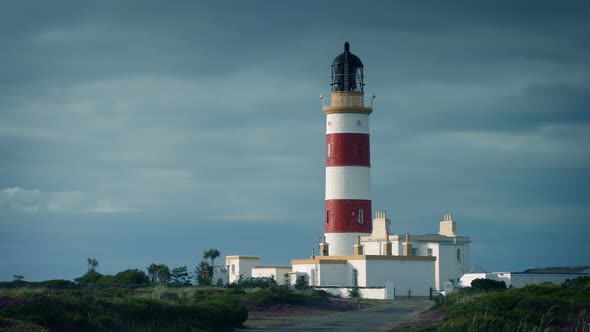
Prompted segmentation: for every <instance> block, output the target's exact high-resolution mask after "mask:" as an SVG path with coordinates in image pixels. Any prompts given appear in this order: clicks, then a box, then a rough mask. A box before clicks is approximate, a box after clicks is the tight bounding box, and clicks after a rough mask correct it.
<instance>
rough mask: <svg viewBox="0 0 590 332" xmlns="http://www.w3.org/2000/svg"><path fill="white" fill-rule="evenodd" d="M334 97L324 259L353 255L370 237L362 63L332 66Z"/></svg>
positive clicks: (340, 61) (345, 58) (329, 116)
mask: <svg viewBox="0 0 590 332" xmlns="http://www.w3.org/2000/svg"><path fill="white" fill-rule="evenodd" d="M331 85H332V94H331V102H330V105H324V107H323V111H324V113H326V216H325V234H324V235H325V236H324V241H323V242H322V243H321V244H320V247H321V248H320V252H321V254H322V255H330V256H341V255H352V254H353V246H354V245H355V244H356V241H357V237H358V236H367V235H370V233H371V231H372V222H371V216H372V213H371V153H370V152H371V151H370V142H369V114H371V112H372V111H373V108H372V105H365V93H364V83H363V63H362V62H361V60H360V59H359V58H358V57H357V56H356V55H354V54H352V53H350V45H349V44H348V42H346V43H345V44H344V53H342V54H340V55H339V56H337V57H336V59H334V63H333V64H332V84H331Z"/></svg>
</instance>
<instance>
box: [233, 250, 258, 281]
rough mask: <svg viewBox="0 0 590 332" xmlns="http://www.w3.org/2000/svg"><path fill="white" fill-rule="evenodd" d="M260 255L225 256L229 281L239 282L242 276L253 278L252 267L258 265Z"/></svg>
mask: <svg viewBox="0 0 590 332" xmlns="http://www.w3.org/2000/svg"><path fill="white" fill-rule="evenodd" d="M259 262H260V257H258V256H243V255H236V256H225V265H226V268H227V270H228V272H229V278H228V282H229V283H230V284H231V283H234V282H238V280H240V278H252V269H253V268H254V267H255V266H256V265H258V263H259Z"/></svg>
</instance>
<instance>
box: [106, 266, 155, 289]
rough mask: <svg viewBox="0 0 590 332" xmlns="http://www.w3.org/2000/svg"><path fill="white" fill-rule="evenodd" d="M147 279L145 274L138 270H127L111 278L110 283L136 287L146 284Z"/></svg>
mask: <svg viewBox="0 0 590 332" xmlns="http://www.w3.org/2000/svg"><path fill="white" fill-rule="evenodd" d="M148 282H149V279H148V277H147V275H146V274H145V272H143V271H141V270H138V269H128V270H125V271H121V272H119V273H117V274H115V275H114V276H113V279H112V283H115V284H128V285H138V284H147V283H148Z"/></svg>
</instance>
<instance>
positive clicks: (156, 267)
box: [147, 263, 170, 285]
mask: <svg viewBox="0 0 590 332" xmlns="http://www.w3.org/2000/svg"><path fill="white" fill-rule="evenodd" d="M147 271H148V275H149V278H150V281H151V282H152V283H153V284H159V285H165V284H167V283H168V282H169V281H170V269H169V268H168V266H166V265H165V264H155V263H152V264H150V266H148V268H147Z"/></svg>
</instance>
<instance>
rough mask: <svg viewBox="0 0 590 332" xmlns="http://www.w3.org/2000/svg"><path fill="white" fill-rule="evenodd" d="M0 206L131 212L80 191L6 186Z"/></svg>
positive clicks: (50, 210)
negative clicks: (44, 190)
mask: <svg viewBox="0 0 590 332" xmlns="http://www.w3.org/2000/svg"><path fill="white" fill-rule="evenodd" d="M0 208H4V209H9V210H12V211H18V212H24V213H130V212H138V210H137V209H133V208H127V207H120V206H116V205H114V204H113V203H112V202H110V201H108V200H96V201H94V200H92V199H89V198H88V197H86V195H85V194H84V193H82V192H80V191H60V192H42V191H40V190H39V189H22V188H19V187H13V188H5V189H2V190H1V191H0Z"/></svg>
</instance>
